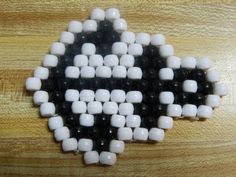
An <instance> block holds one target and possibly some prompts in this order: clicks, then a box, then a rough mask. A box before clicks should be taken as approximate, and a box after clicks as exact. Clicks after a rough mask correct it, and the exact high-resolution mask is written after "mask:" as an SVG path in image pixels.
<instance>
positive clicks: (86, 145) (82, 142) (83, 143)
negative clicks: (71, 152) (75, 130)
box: [78, 138, 93, 152]
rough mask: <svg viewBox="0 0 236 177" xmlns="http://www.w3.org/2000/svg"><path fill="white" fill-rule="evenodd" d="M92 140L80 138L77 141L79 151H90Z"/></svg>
mask: <svg viewBox="0 0 236 177" xmlns="http://www.w3.org/2000/svg"><path fill="white" fill-rule="evenodd" d="M92 148H93V141H92V140H91V139H87V138H80V139H79V142H78V149H79V151H85V152H87V151H92Z"/></svg>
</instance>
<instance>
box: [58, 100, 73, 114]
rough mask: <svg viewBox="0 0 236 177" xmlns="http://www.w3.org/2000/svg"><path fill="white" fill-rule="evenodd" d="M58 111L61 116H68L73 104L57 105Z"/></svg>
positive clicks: (63, 103)
mask: <svg viewBox="0 0 236 177" xmlns="http://www.w3.org/2000/svg"><path fill="white" fill-rule="evenodd" d="M57 111H58V113H59V114H62V115H68V114H71V113H72V111H71V103H69V102H62V103H59V104H58V105H57Z"/></svg>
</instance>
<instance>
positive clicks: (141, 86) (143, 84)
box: [137, 79, 149, 92]
mask: <svg viewBox="0 0 236 177" xmlns="http://www.w3.org/2000/svg"><path fill="white" fill-rule="evenodd" d="M137 89H138V90H141V91H143V92H145V91H147V90H148V89H149V82H148V81H147V80H143V79H142V80H141V81H140V82H139V84H138V85H137Z"/></svg>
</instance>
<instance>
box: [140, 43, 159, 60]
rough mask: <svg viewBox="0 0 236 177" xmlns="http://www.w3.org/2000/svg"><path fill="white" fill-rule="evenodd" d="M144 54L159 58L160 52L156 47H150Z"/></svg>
mask: <svg viewBox="0 0 236 177" xmlns="http://www.w3.org/2000/svg"><path fill="white" fill-rule="evenodd" d="M143 54H144V55H145V56H148V57H157V56H159V51H158V48H157V47H155V46H153V45H149V46H147V47H144V53H143Z"/></svg>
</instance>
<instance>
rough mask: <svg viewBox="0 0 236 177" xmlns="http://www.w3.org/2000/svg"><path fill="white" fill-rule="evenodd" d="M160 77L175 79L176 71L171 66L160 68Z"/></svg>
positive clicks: (162, 78)
mask: <svg viewBox="0 0 236 177" xmlns="http://www.w3.org/2000/svg"><path fill="white" fill-rule="evenodd" d="M159 78H160V79H161V80H173V78H174V72H173V70H172V69H171V68H162V69H160V70H159Z"/></svg>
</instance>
